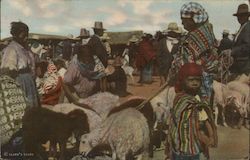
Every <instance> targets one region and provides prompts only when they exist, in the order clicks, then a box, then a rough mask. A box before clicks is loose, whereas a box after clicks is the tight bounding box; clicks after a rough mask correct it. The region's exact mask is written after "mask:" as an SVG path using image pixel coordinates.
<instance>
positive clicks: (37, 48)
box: [30, 42, 43, 54]
mask: <svg viewBox="0 0 250 160" xmlns="http://www.w3.org/2000/svg"><path fill="white" fill-rule="evenodd" d="M30 49H31V51H32V52H33V53H35V54H39V53H40V52H41V50H42V49H43V46H42V45H41V44H40V43H38V42H35V43H33V44H32V45H31V48H30Z"/></svg>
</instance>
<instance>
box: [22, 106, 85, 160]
mask: <svg viewBox="0 0 250 160" xmlns="http://www.w3.org/2000/svg"><path fill="white" fill-rule="evenodd" d="M84 132H89V124H88V119H87V115H86V114H85V113H84V112H83V111H82V110H79V109H76V110H73V111H71V112H69V113H68V114H63V113H57V112H54V111H51V110H48V109H45V108H40V107H33V108H31V109H29V110H27V112H25V114H24V116H23V139H24V149H25V152H28V153H34V154H39V147H41V144H44V143H46V142H47V141H50V144H51V148H50V154H52V155H51V156H53V157H54V156H55V154H56V144H57V143H59V147H60V157H59V159H60V160H63V159H65V155H64V154H65V150H66V142H67V140H68V138H69V137H70V136H71V135H72V133H74V134H75V136H76V137H80V136H81V135H82V134H83V133H84ZM51 149H52V150H51Z"/></svg>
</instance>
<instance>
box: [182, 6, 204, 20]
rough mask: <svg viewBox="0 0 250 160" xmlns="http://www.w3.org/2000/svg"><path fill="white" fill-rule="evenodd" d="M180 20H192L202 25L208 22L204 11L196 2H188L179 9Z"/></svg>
mask: <svg viewBox="0 0 250 160" xmlns="http://www.w3.org/2000/svg"><path fill="white" fill-rule="evenodd" d="M181 17H182V18H192V19H193V20H194V22H195V23H202V22H206V21H207V20H208V14H207V12H206V11H205V9H204V8H203V7H202V6H201V5H200V4H199V3H196V2H189V3H186V4H184V5H183V6H182V7H181Z"/></svg>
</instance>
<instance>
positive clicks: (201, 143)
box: [169, 63, 217, 160]
mask: <svg viewBox="0 0 250 160" xmlns="http://www.w3.org/2000/svg"><path fill="white" fill-rule="evenodd" d="M201 78H202V67H201V66H200V65H197V64H195V63H186V64H184V65H183V66H182V67H181V68H180V71H179V73H178V77H177V81H176V83H175V91H176V96H175V99H174V105H173V109H172V110H171V121H170V135H169V136H170V142H169V143H170V146H171V147H170V150H171V151H170V155H171V158H172V160H181V159H185V160H199V159H200V154H201V153H203V154H204V155H205V156H206V157H207V158H209V152H208V147H210V146H216V145H217V133H216V126H215V125H214V120H213V115H212V110H211V108H210V107H209V105H208V103H206V101H202V99H201V98H200V87H201Z"/></svg>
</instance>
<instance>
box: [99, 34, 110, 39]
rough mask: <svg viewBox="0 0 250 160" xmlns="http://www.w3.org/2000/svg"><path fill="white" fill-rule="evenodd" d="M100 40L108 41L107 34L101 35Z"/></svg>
mask: <svg viewBox="0 0 250 160" xmlns="http://www.w3.org/2000/svg"><path fill="white" fill-rule="evenodd" d="M101 39H103V40H108V39H110V37H109V36H108V33H103V35H102V36H101Z"/></svg>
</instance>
